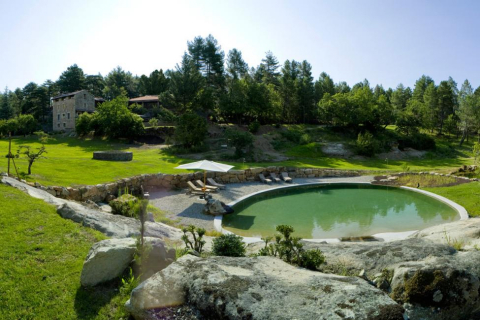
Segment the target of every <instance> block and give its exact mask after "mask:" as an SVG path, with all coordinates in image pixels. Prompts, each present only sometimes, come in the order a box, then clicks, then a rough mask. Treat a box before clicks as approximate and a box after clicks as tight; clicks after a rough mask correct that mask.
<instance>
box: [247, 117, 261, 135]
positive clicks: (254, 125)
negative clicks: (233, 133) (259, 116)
mask: <svg viewBox="0 0 480 320" xmlns="http://www.w3.org/2000/svg"><path fill="white" fill-rule="evenodd" d="M258 129H260V122H258V120H255V121H253V122H251V123H250V124H249V125H248V131H250V132H251V133H254V134H255V133H257V132H258Z"/></svg>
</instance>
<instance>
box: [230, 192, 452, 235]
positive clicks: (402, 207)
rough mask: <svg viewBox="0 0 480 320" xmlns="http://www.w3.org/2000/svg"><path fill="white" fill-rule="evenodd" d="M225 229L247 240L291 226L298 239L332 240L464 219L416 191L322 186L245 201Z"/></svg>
mask: <svg viewBox="0 0 480 320" xmlns="http://www.w3.org/2000/svg"><path fill="white" fill-rule="evenodd" d="M233 208H234V210H235V213H233V214H231V215H226V216H224V217H223V228H224V229H226V230H228V231H231V232H233V233H235V234H238V235H241V236H246V237H265V236H269V235H273V234H275V227H276V226H277V225H280V224H288V225H291V226H293V227H294V229H295V233H294V236H298V237H301V238H304V239H328V238H340V237H359V236H369V235H373V234H377V233H384V232H403V231H412V230H420V229H424V228H427V227H430V226H434V225H437V224H441V223H445V222H451V221H455V220H459V219H460V216H459V213H458V212H457V210H455V209H454V208H452V207H450V206H449V205H448V204H446V203H444V202H441V201H439V200H437V199H434V198H432V197H429V196H427V195H423V194H420V193H416V192H413V191H410V190H405V189H400V188H395V187H384V186H375V185H370V184H321V185H303V186H293V187H288V188H279V189H273V190H269V191H266V192H261V193H259V194H255V195H253V196H251V197H248V198H246V199H244V200H241V201H239V202H238V203H236V204H235V205H234V206H233Z"/></svg>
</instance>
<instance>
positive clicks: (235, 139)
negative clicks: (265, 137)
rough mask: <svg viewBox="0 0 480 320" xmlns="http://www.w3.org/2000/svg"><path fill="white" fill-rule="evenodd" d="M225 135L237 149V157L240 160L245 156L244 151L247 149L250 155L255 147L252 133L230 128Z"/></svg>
mask: <svg viewBox="0 0 480 320" xmlns="http://www.w3.org/2000/svg"><path fill="white" fill-rule="evenodd" d="M225 135H226V136H227V138H228V139H229V140H230V143H231V145H232V146H234V147H235V156H236V157H238V158H240V157H242V156H243V155H244V154H245V152H244V149H247V153H249V151H250V149H251V148H252V146H253V135H252V134H251V133H250V132H244V131H240V130H235V129H230V128H229V129H227V131H226V132H225Z"/></svg>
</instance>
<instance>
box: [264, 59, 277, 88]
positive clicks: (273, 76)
mask: <svg viewBox="0 0 480 320" xmlns="http://www.w3.org/2000/svg"><path fill="white" fill-rule="evenodd" d="M261 66H262V68H261V70H262V72H263V74H262V81H263V82H265V83H266V84H267V85H268V84H273V85H274V86H275V87H278V86H279V84H280V82H279V79H278V78H279V76H280V73H279V72H278V71H277V70H278V68H280V64H279V63H278V59H277V57H275V56H274V55H273V53H272V52H271V51H268V52H267V53H266V56H265V58H264V59H262V63H261Z"/></svg>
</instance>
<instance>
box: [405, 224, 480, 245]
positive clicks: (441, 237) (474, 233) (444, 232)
mask: <svg viewBox="0 0 480 320" xmlns="http://www.w3.org/2000/svg"><path fill="white" fill-rule="evenodd" d="M411 237H412V238H423V239H428V240H431V241H434V242H437V243H450V245H452V244H453V243H457V244H459V245H461V246H463V248H464V249H466V250H470V249H474V250H478V249H477V248H478V247H480V218H470V219H468V220H460V221H455V222H451V223H445V224H440V225H438V226H433V227H430V228H427V229H423V230H421V231H418V232H417V233H415V234H413V235H411Z"/></svg>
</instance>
